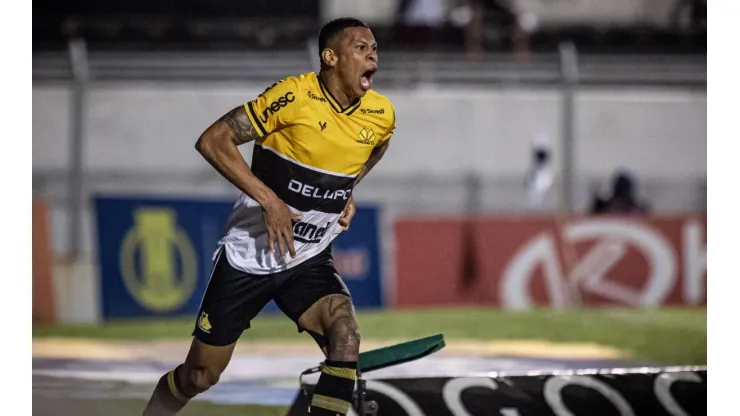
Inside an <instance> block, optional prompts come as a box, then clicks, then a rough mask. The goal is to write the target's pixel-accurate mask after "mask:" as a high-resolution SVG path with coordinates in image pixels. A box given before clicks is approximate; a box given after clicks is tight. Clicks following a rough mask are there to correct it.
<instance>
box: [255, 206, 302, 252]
mask: <svg viewBox="0 0 740 416" xmlns="http://www.w3.org/2000/svg"><path fill="white" fill-rule="evenodd" d="M262 210H263V211H264V218H265V226H266V227H267V245H268V248H269V250H270V252H271V253H274V252H275V242H277V245H278V248H279V249H280V258H283V257H285V253H286V252H289V253H290V256H291V257H295V247H294V246H293V220H295V221H298V220H300V219H301V217H302V215H301V214H294V213H293V212H291V210H290V208H288V206H287V205H285V202H283V201H281V200H280V199H279V198H278V197H275V198H273V199H271V200H269V201H268V202H267V203H265V204H263V205H262Z"/></svg>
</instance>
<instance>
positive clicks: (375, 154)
mask: <svg viewBox="0 0 740 416" xmlns="http://www.w3.org/2000/svg"><path fill="white" fill-rule="evenodd" d="M390 142H391V141H390V140H387V141H386V142H385V143H383V144H381V145H380V146H378V147H376V148H375V149H373V151H372V153H370V157H369V158H368V159H367V162H365V166H363V167H362V169H361V170H360V173H359V174H358V175H357V179H355V185H357V184H358V183H360V181H362V179H363V178H364V177H365V176H366V175H367V174H368V173H370V171H371V170H372V168H374V167H375V165H376V164H377V163H378V162H380V159H382V158H383V155H384V154H385V151H386V150H388V145H389V144H390Z"/></svg>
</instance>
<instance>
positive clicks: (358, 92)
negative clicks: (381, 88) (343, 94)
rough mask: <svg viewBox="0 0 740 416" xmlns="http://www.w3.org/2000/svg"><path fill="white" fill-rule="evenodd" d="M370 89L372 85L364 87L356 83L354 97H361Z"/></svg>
mask: <svg viewBox="0 0 740 416" xmlns="http://www.w3.org/2000/svg"><path fill="white" fill-rule="evenodd" d="M371 89H372V86H371V87H365V86H363V85H362V84H358V85H357V86H355V97H357V98H362V97H364V96H365V94H367V92H368V91H370V90H371Z"/></svg>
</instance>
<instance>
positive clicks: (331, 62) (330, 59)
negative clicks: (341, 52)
mask: <svg viewBox="0 0 740 416" xmlns="http://www.w3.org/2000/svg"><path fill="white" fill-rule="evenodd" d="M321 60H322V61H323V63H324V65H326V66H328V67H330V68H333V67H335V66H336V65H337V61H338V60H339V58H338V57H337V54H336V53H334V50H332V49H329V48H326V49H324V50H323V51H321Z"/></svg>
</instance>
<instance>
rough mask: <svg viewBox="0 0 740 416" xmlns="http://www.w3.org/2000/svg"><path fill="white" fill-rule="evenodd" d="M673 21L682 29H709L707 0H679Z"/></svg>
mask: <svg viewBox="0 0 740 416" xmlns="http://www.w3.org/2000/svg"><path fill="white" fill-rule="evenodd" d="M673 22H674V23H675V24H676V26H678V27H679V28H680V29H682V30H693V31H701V30H706V29H707V0H678V1H677V4H676V7H675V8H674V10H673Z"/></svg>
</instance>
